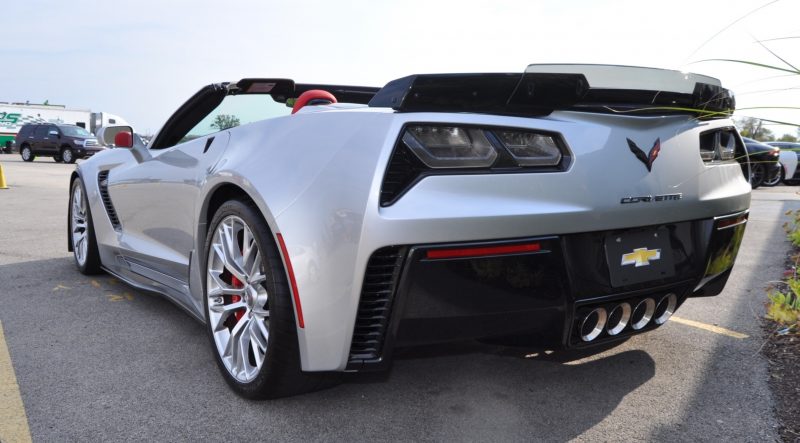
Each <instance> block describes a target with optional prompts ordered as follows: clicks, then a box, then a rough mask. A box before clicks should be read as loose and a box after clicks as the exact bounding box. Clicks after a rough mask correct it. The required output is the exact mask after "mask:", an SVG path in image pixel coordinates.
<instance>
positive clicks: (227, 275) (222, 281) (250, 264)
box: [206, 215, 270, 383]
mask: <svg viewBox="0 0 800 443" xmlns="http://www.w3.org/2000/svg"><path fill="white" fill-rule="evenodd" d="M215 229H216V231H215V232H214V236H213V237H212V240H211V247H210V248H209V252H208V261H207V269H206V297H208V300H207V301H208V303H207V309H208V320H209V322H210V326H211V331H212V334H213V336H214V343H215V345H216V348H217V352H218V353H219V355H220V357H221V360H222V362H223V363H224V365H225V368H226V369H227V370H228V372H229V373H230V374H231V376H233V378H235V379H236V380H237V381H239V382H242V383H247V382H250V381H252V380H253V379H254V378H255V377H256V376H257V375H258V373H259V371H260V369H261V367H262V365H263V364H264V360H265V359H266V355H267V344H268V342H269V330H270V329H269V317H270V312H269V295H268V293H267V290H266V287H265V286H264V282H265V281H266V277H265V275H264V266H263V263H262V258H261V257H262V255H261V251H260V250H259V247H258V242H257V241H256V239H255V237H254V236H253V232H252V230H251V229H250V227H249V226H248V225H247V223H245V222H244V220H242V219H241V218H239V217H237V216H234V215H231V216H228V217H225V218H224V219H222V221H221V222H220V223H219V224H218V225H217V226H216V228H215Z"/></svg>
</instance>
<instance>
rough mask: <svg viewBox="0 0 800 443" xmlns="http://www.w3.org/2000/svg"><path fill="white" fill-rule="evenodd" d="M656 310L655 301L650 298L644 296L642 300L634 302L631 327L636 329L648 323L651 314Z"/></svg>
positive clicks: (651, 316)
mask: <svg viewBox="0 0 800 443" xmlns="http://www.w3.org/2000/svg"><path fill="white" fill-rule="evenodd" d="M655 311H656V301H655V300H653V299H652V298H645V299H644V300H642V301H640V302H639V303H637V304H636V306H635V307H634V308H633V312H632V313H631V327H632V328H633V329H634V330H635V331H638V330H640V329H642V328H644V327H645V326H647V324H648V323H650V319H651V318H653V314H654V313H655Z"/></svg>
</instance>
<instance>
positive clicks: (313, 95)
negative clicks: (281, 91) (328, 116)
mask: <svg viewBox="0 0 800 443" xmlns="http://www.w3.org/2000/svg"><path fill="white" fill-rule="evenodd" d="M331 103H336V97H334V96H333V94H331V93H330V92H328V91H323V90H322V89H311V90H309V91H306V92H304V93H302V94H300V97H297V100H295V101H294V106H292V114H294V113H295V112H297V111H299V110H300V108H302V107H303V106H305V105H329V104H331Z"/></svg>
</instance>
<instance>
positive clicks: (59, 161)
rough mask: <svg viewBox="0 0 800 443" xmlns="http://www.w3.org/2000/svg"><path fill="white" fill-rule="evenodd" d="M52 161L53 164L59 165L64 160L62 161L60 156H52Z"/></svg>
mask: <svg viewBox="0 0 800 443" xmlns="http://www.w3.org/2000/svg"><path fill="white" fill-rule="evenodd" d="M53 161H54V162H56V163H61V162H63V161H64V160H62V159H61V156H60V155H54V156H53Z"/></svg>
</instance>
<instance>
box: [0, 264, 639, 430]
mask: <svg viewBox="0 0 800 443" xmlns="http://www.w3.org/2000/svg"><path fill="white" fill-rule="evenodd" d="M0 282H2V285H3V287H2V289H1V290H0V302H2V303H3V309H2V311H0V320H2V322H3V326H4V329H5V332H6V338H7V342H8V346H9V350H10V352H11V355H12V359H13V363H14V366H15V369H16V371H17V377H18V381H19V386H20V388H21V392H22V396H23V400H24V402H25V405H26V411H27V413H28V417H29V420H30V423H31V431H32V434H33V435H35V436H39V437H41V438H45V437H47V436H52V435H53V434H52V432H53V430H54V429H61V430H64V429H65V428H67V427H69V428H70V429H75V431H74V432H72V433H70V434H69V436H70V438H72V437H75V438H76V439H78V438H79V437H83V436H88V435H94V436H95V437H97V436H101V435H106V434H104V433H103V432H106V431H105V430H108V431H107V432H115V431H114V429H137V435H138V436H140V437H143V438H146V437H148V436H150V437H153V438H157V436H159V435H160V436H162V437H163V436H164V435H170V434H168V432H181V430H182V429H186V428H185V426H187V423H191V427H192V430H193V432H195V433H198V434H199V435H205V436H207V437H210V438H211V439H214V437H217V436H218V437H219V438H222V437H223V436H224V435H225V434H224V433H222V434H220V432H221V428H220V427H219V426H218V425H217V423H219V421H220V420H222V421H227V420H233V421H235V422H236V423H249V424H255V426H256V428H259V429H267V428H269V429H271V432H272V434H271V435H275V436H281V437H280V439H285V440H292V439H304V440H331V439H334V440H345V439H347V440H358V441H363V440H386V439H387V438H392V439H395V438H396V439H399V440H405V441H409V440H414V441H430V440H448V441H455V440H472V441H474V440H497V439H498V438H500V439H502V440H539V439H546V440H558V441H561V440H567V439H571V438H574V437H576V436H579V435H580V434H581V433H583V432H584V431H586V430H587V429H589V428H591V427H593V426H595V425H596V424H598V423H600V422H601V421H603V420H604V418H605V417H607V416H608V415H609V414H610V413H611V412H612V411H614V410H615V409H616V408H617V407H618V406H619V405H620V403H621V402H622V401H623V399H624V398H625V397H626V396H627V395H628V394H630V393H631V392H633V391H635V390H636V389H637V388H638V387H640V386H642V385H643V384H645V383H647V382H648V381H649V380H650V379H652V378H653V377H654V374H655V362H654V360H653V359H652V358H651V357H650V356H649V355H648V354H647V353H646V352H644V351H641V350H627V351H623V352H617V353H613V351H612V352H607V353H604V354H602V355H588V354H584V353H570V352H566V353H564V352H555V353H548V352H535V351H530V350H527V349H525V348H507V347H502V346H496V345H487V344H483V343H477V342H466V343H455V344H448V345H437V346H425V347H421V348H411V349H401V350H398V352H397V353H396V358H395V360H394V362H393V366H392V369H391V370H390V371H389V372H385V373H381V374H374V373H373V374H370V373H363V374H345V375H344V376H343V377H342V378H341V383H340V384H339V385H338V386H335V387H333V388H330V389H326V390H322V391H317V392H313V393H309V394H305V395H300V396H296V397H290V398H284V399H278V400H272V401H266V402H254V401H248V400H245V399H242V398H241V397H238V396H237V395H236V394H235V393H233V392H232V391H231V390H230V389H229V388H228V387H227V386H226V384H225V383H224V381H223V379H222V377H221V376H220V374H219V372H218V369H217V368H216V365H215V363H214V359H213V356H212V352H211V347H210V344H209V342H208V338H207V336H206V334H205V330H204V328H203V327H202V326H201V325H200V324H199V323H198V322H196V321H195V320H193V319H192V318H190V317H189V316H188V315H187V314H185V313H183V312H182V311H181V310H180V309H179V308H177V307H175V306H174V305H173V304H172V303H170V302H168V301H167V300H165V299H164V298H162V297H158V296H152V295H148V294H145V293H142V292H141V291H136V290H134V289H133V288H131V287H129V286H127V285H125V284H123V283H122V282H119V281H118V280H116V279H115V278H113V277H111V276H108V275H99V276H83V275H80V274H79V273H77V271H76V270H75V267H74V263H73V262H72V258H71V257H69V256H67V257H63V258H57V259H48V260H39V261H31V262H23V263H14V264H7V265H1V266H0ZM129 296H130V297H129ZM31 325H35V327H31ZM42 380H47V381H48V382H47V383H46V384H43V382H42ZM50 398H60V399H61V400H59V402H57V403H53V402H51V401H50V400H48V399H50ZM98 399H101V400H102V401H98ZM208 404H213V405H214V407H212V408H208V407H206V406H204V405H208ZM115 409H120V410H126V411H129V412H130V413H128V414H124V415H119V416H117V415H115V414H108V413H107V411H111V410H115ZM81 429H82V430H83V431H80V430H81ZM108 435H109V436H110V435H111V434H108ZM114 435H116V436H117V437H118V438H119V437H122V438H124V437H126V436H124V435H121V434H114ZM174 435H178V434H174ZM500 436H502V437H500ZM62 437H64V435H62ZM127 437H132V435H127ZM45 439H46V438H45Z"/></svg>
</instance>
